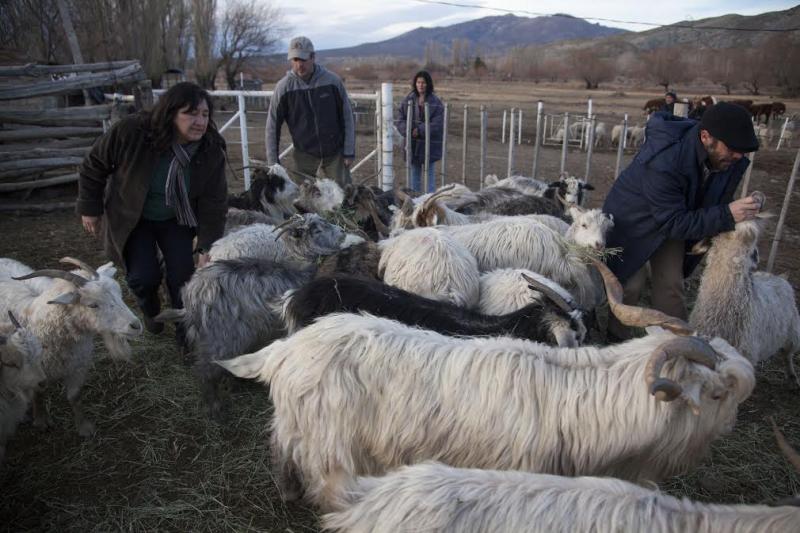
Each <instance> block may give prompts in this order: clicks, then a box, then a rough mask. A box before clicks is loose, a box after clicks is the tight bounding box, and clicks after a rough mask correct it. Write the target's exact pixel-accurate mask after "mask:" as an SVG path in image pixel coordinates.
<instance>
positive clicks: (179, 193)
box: [164, 142, 200, 228]
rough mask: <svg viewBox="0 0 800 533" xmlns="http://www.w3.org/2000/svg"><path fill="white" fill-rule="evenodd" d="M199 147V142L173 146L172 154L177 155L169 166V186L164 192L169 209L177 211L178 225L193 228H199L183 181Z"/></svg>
mask: <svg viewBox="0 0 800 533" xmlns="http://www.w3.org/2000/svg"><path fill="white" fill-rule="evenodd" d="M199 147H200V143H199V142H194V143H189V144H187V145H186V146H182V145H180V144H178V143H173V144H172V153H173V154H175V157H173V158H172V161H171V162H170V164H169V171H168V172H167V185H166V188H165V190H164V194H165V195H166V197H167V207H171V208H173V209H174V210H175V215H176V216H177V217H178V224H180V225H181V226H190V227H192V228H194V227H197V218H196V217H195V216H194V212H192V206H191V205H190V204H189V190H188V189H187V187H186V181H185V180H184V179H183V170H184V169H185V168H186V166H187V165H188V164H189V161H191V159H192V156H194V154H195V152H197V149H198V148H199Z"/></svg>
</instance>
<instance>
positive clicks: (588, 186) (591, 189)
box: [583, 183, 594, 191]
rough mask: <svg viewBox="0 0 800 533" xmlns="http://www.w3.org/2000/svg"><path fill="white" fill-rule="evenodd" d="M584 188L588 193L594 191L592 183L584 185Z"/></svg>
mask: <svg viewBox="0 0 800 533" xmlns="http://www.w3.org/2000/svg"><path fill="white" fill-rule="evenodd" d="M583 188H584V189H586V190H587V191H593V190H594V185H592V184H591V183H584V184H583Z"/></svg>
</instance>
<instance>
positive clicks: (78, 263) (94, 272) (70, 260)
mask: <svg viewBox="0 0 800 533" xmlns="http://www.w3.org/2000/svg"><path fill="white" fill-rule="evenodd" d="M58 261H59V262H61V263H65V264H67V265H74V266H76V267H78V268H80V269H81V270H83V271H84V272H88V273H89V274H90V275H91V276H92V279H100V274H98V273H97V270H95V269H94V267H92V266H91V265H89V264H88V263H86V262H84V261H81V260H80V259H75V258H74V257H62V258H61V259H59V260H58Z"/></svg>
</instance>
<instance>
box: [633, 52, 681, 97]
mask: <svg viewBox="0 0 800 533" xmlns="http://www.w3.org/2000/svg"><path fill="white" fill-rule="evenodd" d="M641 62H642V63H641V65H642V73H643V74H644V77H645V78H648V79H650V80H652V81H654V82H655V83H656V84H657V85H661V86H662V87H664V91H665V92H666V91H668V90H669V86H670V85H672V84H673V83H676V82H679V81H683V80H684V78H685V77H686V64H685V63H686V62H685V61H684V60H683V58H682V56H681V51H680V50H677V49H672V48H658V49H656V50H652V51H650V52H646V53H644V54H642V57H641Z"/></svg>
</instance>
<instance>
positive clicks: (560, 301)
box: [520, 272, 583, 315]
mask: <svg viewBox="0 0 800 533" xmlns="http://www.w3.org/2000/svg"><path fill="white" fill-rule="evenodd" d="M520 274H521V275H522V278H523V279H524V280H525V281H527V282H528V288H529V289H531V290H534V291H539V292H541V293H542V294H543V295H544V296H545V297H546V298H547V299H549V300H550V301H551V302H553V303H554V304H556V305H557V306H558V308H559V309H561V310H562V311H564V312H565V313H567V314H568V315H573V314H575V313H578V314H580V315H582V314H583V311H581V309H580V308H579V307H578V306H577V305H576V304H575V302H573V301H572V300H571V299H569V300H568V299H566V298H565V297H564V296H563V295H561V294H559V293H558V292H556V291H555V290H554V289H553V288H552V287H550V286H548V285H546V284H544V283H542V282H540V281H538V280H535V279H533V278H532V277H530V276H529V275H527V274H525V273H524V272H521V273H520Z"/></svg>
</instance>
